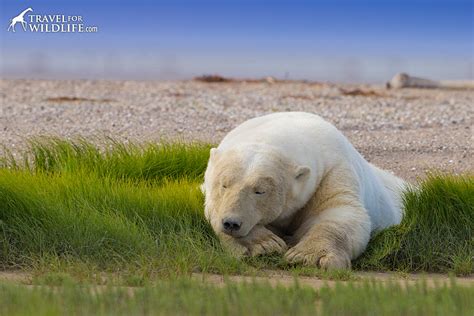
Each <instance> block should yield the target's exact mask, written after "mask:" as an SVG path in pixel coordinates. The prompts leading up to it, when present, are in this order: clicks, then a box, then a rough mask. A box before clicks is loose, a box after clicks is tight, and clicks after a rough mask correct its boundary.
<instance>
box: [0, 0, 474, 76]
mask: <svg viewBox="0 0 474 316" xmlns="http://www.w3.org/2000/svg"><path fill="white" fill-rule="evenodd" d="M0 1H1V6H0V21H1V24H2V25H3V26H2V30H0V49H1V50H0V54H1V57H2V58H1V62H0V67H1V68H0V71H1V73H0V75H1V76H2V77H34V78H38V77H39V78H41V77H45V78H96V79H180V78H189V77H192V76H195V75H199V74H202V73H220V74H222V75H227V76H238V77H262V76H266V75H272V76H276V77H288V78H292V79H310V80H332V81H367V82H381V81H384V80H386V79H388V78H387V77H390V76H391V75H393V73H394V72H398V71H407V72H410V73H413V74H416V75H420V76H423V75H424V76H429V77H434V78H446V79H469V78H472V76H473V69H472V68H473V54H474V52H473V50H474V47H473V46H474V43H473V42H474V36H473V32H474V31H473V19H474V18H473V1H462V0H451V1H448V0H421V1H420V0H418V1H417V0H413V1H408V0H399V1H389V0H379V1H358V0H352V1H342V0H333V1H329V0H328V1H317V0H315V1H258V0H257V1H179V0H177V1H143V0H142V1H140V0H138V1H108V0H106V1H44V0H43V1H12V0H0ZM27 7H32V8H33V10H34V12H33V13H35V14H57V13H60V14H66V15H82V16H83V17H84V20H85V24H86V25H97V26H98V27H99V32H98V33H96V34H71V33H67V34H39V33H28V32H23V31H22V30H20V27H19V25H18V26H17V27H18V30H17V32H16V33H11V32H10V33H9V32H7V31H6V30H7V27H8V24H9V20H10V19H11V18H12V17H14V16H16V15H17V14H18V13H19V12H21V11H22V10H23V9H25V8H27Z"/></svg>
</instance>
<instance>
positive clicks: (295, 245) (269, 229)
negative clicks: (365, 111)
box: [202, 112, 406, 268]
mask: <svg viewBox="0 0 474 316" xmlns="http://www.w3.org/2000/svg"><path fill="white" fill-rule="evenodd" d="M405 186H406V183H405V182H404V181H403V180H401V179H399V178H397V177H395V176H393V175H392V174H390V173H388V172H386V171H383V170H381V169H379V168H377V167H375V166H373V165H371V164H370V163H368V162H367V161H366V160H365V159H364V158H363V157H362V156H361V155H360V154H359V153H358V152H357V151H356V150H355V148H354V147H353V146H352V145H351V144H350V143H349V141H348V140H347V139H346V138H345V137H344V135H342V133H340V132H339V131H338V130H337V129H336V128H335V127H334V126H333V125H331V124H330V123H328V122H326V121H325V120H323V119H322V118H321V117H319V116H317V115H314V114H310V113H303V112H286V113H275V114H270V115H266V116H262V117H258V118H254V119H251V120H249V121H246V122H244V123H243V124H241V125H240V126H238V127H237V128H235V129H234V130H232V131H231V132H230V133H229V134H228V135H227V136H226V137H225V138H224V139H223V140H222V142H221V143H220V144H219V146H218V147H217V148H214V149H211V157H210V159H209V163H208V167H207V170H206V174H205V180H204V184H203V186H202V188H203V191H204V192H205V196H206V202H205V203H206V205H205V214H206V218H207V219H208V220H209V221H210V223H211V225H212V227H213V229H214V230H215V231H216V233H217V234H218V235H219V236H220V238H221V240H222V241H223V243H224V244H225V245H226V246H227V247H228V248H229V250H231V251H232V252H233V253H235V254H236V255H259V254H264V253H270V252H279V253H284V254H285V258H286V259H287V260H288V261H290V262H295V263H296V262H301V263H304V264H307V265H319V266H320V267H322V268H349V267H350V263H351V260H353V259H355V258H357V257H358V256H359V255H360V254H361V253H362V252H363V251H364V250H365V248H366V246H367V243H368V242H369V239H370V234H371V233H372V232H373V231H377V230H380V229H383V228H385V227H388V226H391V225H395V224H398V223H400V221H401V218H402V215H403V213H402V208H401V201H402V198H401V194H402V191H403V189H404V188H405ZM228 218H231V219H233V220H236V221H238V222H239V223H242V225H241V228H240V229H239V230H238V231H236V232H228V231H226V230H225V229H224V228H223V221H224V219H228Z"/></svg>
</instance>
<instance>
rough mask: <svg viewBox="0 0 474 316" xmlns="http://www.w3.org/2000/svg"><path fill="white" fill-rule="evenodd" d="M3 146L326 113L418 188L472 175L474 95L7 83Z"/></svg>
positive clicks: (143, 136) (192, 84)
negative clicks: (444, 174) (428, 175)
mask: <svg viewBox="0 0 474 316" xmlns="http://www.w3.org/2000/svg"><path fill="white" fill-rule="evenodd" d="M0 100H1V101H0V143H3V144H5V145H6V146H7V147H8V148H11V149H13V151H14V152H18V150H20V149H21V148H23V147H24V146H25V139H27V138H28V137H32V136H36V135H45V134H46V135H57V136H61V137H75V136H79V135H80V136H85V137H96V136H104V135H105V136H112V137H115V138H118V139H120V140H133V141H136V140H138V141H150V140H152V141H154V140H159V139H161V138H168V139H169V138H171V139H175V138H179V139H185V140H205V141H211V142H218V141H219V140H220V139H221V138H222V137H223V136H224V135H225V134H226V133H227V132H228V131H230V130H231V129H232V128H233V127H235V126H236V125H238V124H239V123H241V122H243V121H244V120H247V119H249V118H252V117H255V116H259V115H263V114H266V113H271V112H277V111H307V112H312V113H317V114H319V115H321V116H322V117H324V118H325V119H326V120H328V121H330V122H332V123H333V124H334V125H336V126H337V127H338V128H339V129H340V130H341V131H342V132H343V133H344V134H345V135H346V136H347V137H348V138H349V139H350V141H351V142H352V143H353V144H354V146H355V147H356V148H357V149H358V150H359V151H360V152H361V153H362V154H363V155H364V156H365V158H366V159H367V160H369V161H371V162H373V163H375V164H376V165H378V166H380V167H382V168H385V169H388V170H392V171H393V172H394V173H396V174H397V175H399V176H402V177H404V178H405V179H408V180H411V181H414V180H416V179H417V178H419V177H423V176H424V175H425V172H426V171H427V170H433V169H436V170H442V171H450V172H455V173H461V172H471V173H472V172H473V170H474V168H473V158H472V157H473V155H472V154H473V148H472V144H473V143H472V141H473V133H472V119H473V112H474V106H473V105H474V90H422V89H403V90H385V89H384V88H383V87H382V86H367V85H363V86H361V85H335V84H326V83H304V82H272V81H270V82H267V81H262V82H239V81H234V82H222V83H205V82H198V81H180V82H158V81H89V80H74V81H46V80H0Z"/></svg>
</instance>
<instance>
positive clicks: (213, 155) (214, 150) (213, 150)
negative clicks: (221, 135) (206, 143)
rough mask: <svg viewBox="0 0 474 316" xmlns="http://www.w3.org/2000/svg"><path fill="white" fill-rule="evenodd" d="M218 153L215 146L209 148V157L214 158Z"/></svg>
mask: <svg viewBox="0 0 474 316" xmlns="http://www.w3.org/2000/svg"><path fill="white" fill-rule="evenodd" d="M218 153H219V152H218V150H217V148H211V151H210V157H211V159H212V158H214V157H215V156H216V155H217V154H218Z"/></svg>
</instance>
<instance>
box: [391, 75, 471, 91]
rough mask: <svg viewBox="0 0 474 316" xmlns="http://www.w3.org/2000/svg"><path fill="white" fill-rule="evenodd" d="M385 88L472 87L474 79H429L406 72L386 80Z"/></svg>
mask: <svg viewBox="0 0 474 316" xmlns="http://www.w3.org/2000/svg"><path fill="white" fill-rule="evenodd" d="M386 87H387V89H401V88H428V89H474V80H442V81H436V80H430V79H424V78H418V77H412V76H410V75H408V74H406V73H398V74H396V75H395V76H394V77H393V78H392V80H390V81H389V82H387V84H386Z"/></svg>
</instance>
